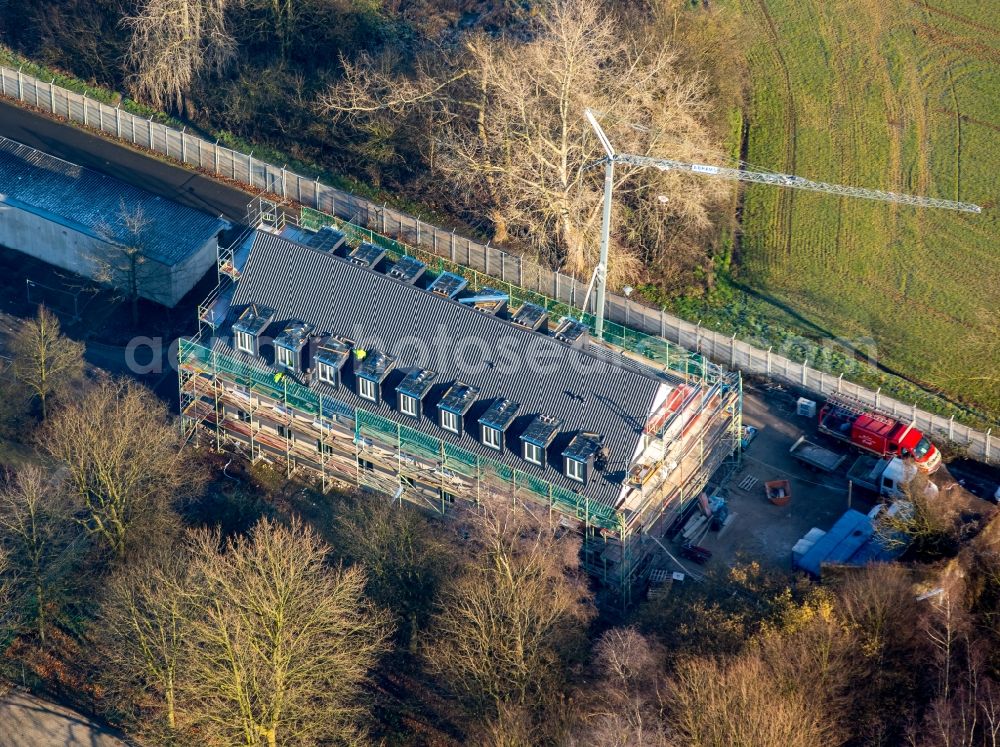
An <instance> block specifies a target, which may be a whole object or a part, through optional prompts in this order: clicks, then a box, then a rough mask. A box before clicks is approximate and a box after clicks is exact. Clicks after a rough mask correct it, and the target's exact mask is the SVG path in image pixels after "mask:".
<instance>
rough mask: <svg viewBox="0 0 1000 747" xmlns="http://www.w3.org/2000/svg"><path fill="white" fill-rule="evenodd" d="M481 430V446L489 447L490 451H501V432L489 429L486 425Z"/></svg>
mask: <svg viewBox="0 0 1000 747" xmlns="http://www.w3.org/2000/svg"><path fill="white" fill-rule="evenodd" d="M482 428H483V445H484V446H489V447H490V448H491V449H496V450H497V451H501V450H502V449H503V431H499V430H497V429H496V428H490V426H488V425H484V426H483V427H482Z"/></svg>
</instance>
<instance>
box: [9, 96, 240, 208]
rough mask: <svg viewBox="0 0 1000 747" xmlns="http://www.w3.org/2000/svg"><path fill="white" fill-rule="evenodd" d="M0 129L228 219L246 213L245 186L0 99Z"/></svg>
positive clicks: (110, 174) (149, 189)
mask: <svg viewBox="0 0 1000 747" xmlns="http://www.w3.org/2000/svg"><path fill="white" fill-rule="evenodd" d="M0 135H3V136H4V137H8V138H10V139H11V140H16V141H17V142H19V143H23V144H24V145H28V146H30V147H32V148H37V149H38V150H41V151H44V152H46V153H49V154H51V155H53V156H56V157H58V158H62V159H64V160H66V161H70V162H72V163H75V164H78V165H80V166H86V167H87V168H90V169H93V170H94V171H99V172H101V173H102V174H107V175H108V176H113V177H114V178H116V179H120V180H121V181H123V182H128V183H129V184H134V185H135V186H137V187H141V188H142V189H145V190H147V191H149V192H152V193H154V194H157V195H160V196H161V197H166V198H168V199H171V200H174V201H175V202H179V203H181V204H182V205H187V206H189V207H193V208H196V209H198V210H202V211H204V212H206V213H209V214H211V215H222V216H223V217H224V218H226V219H227V220H230V221H233V222H234V223H242V222H244V221H245V219H246V214H247V203H249V202H250V199H251V195H250V194H248V193H247V192H244V191H242V190H240V189H236V188H235V187H231V186H229V185H227V184H223V183H221V182H216V181H214V180H212V179H209V178H207V177H205V176H202V175H201V174H198V173H195V172H193V171H188V170H187V169H182V168H180V167H178V166H174V165H172V164H169V163H165V162H163V161H160V160H157V159H155V158H150V157H149V156H147V155H145V154H143V153H141V152H138V151H134V150H132V149H130V148H126V147H125V146H122V145H119V144H117V143H115V142H112V141H110V140H106V139H104V138H102V137H97V136H96V135H91V134H90V133H88V132H85V131H84V130H81V129H78V128H77V127H74V126H72V125H66V124H62V123H61V122H58V121H56V120H53V119H49V118H47V117H43V116H41V115H38V114H35V113H34V112H31V111H28V110H26V109H22V108H20V107H18V106H15V105H14V104H11V103H10V102H8V101H4V100H0ZM0 189H2V186H0Z"/></svg>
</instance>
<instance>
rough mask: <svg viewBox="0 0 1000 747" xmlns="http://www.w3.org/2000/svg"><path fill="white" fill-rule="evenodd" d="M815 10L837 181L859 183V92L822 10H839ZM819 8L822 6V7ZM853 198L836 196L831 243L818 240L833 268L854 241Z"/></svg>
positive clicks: (835, 31)
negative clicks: (826, 71) (825, 58)
mask: <svg viewBox="0 0 1000 747" xmlns="http://www.w3.org/2000/svg"><path fill="white" fill-rule="evenodd" d="M813 7H814V8H815V10H816V13H817V30H818V32H819V35H820V37H821V38H822V39H823V43H824V45H826V46H827V47H828V48H829V49H831V53H830V59H829V64H830V67H831V69H832V71H833V78H832V81H831V90H830V118H829V137H830V144H831V146H832V150H833V152H834V154H836V156H837V177H838V178H837V181H839V182H840V183H841V184H860V183H862V179H861V178H860V175H859V173H858V172H859V168H858V159H859V158H860V157H861V154H862V145H863V143H864V142H865V137H864V136H865V133H864V131H863V129H862V127H863V120H862V116H861V113H860V112H859V106H858V96H856V95H855V89H854V86H853V82H854V80H853V78H852V76H851V73H850V71H849V70H848V68H847V66H846V65H845V64H844V57H845V55H844V54H842V53H841V50H838V49H836V40H837V39H838V37H839V30H838V28H837V27H836V25H835V22H834V20H833V18H832V17H831V16H830V15H826V14H824V13H823V12H822V9H826V8H828V9H829V10H830V12H831V13H832V14H833V15H836V14H837V13H838V12H842V11H839V10H838V9H837V6H836V5H834V4H831V5H830V6H825V4H823V3H817V4H815V5H814V6H813ZM821 8H822V9H821ZM852 202H854V198H851V197H843V196H841V197H838V198H836V206H837V227H836V231H835V232H834V241H833V247H832V248H827V247H829V243H826V245H825V246H824V245H823V244H821V247H822V248H821V252H822V257H823V260H824V261H825V263H826V264H827V266H828V267H831V268H832V265H833V262H834V261H836V259H838V258H840V259H843V256H844V247H845V246H847V247H848V248H849V249H851V248H854V246H853V245H856V242H855V241H852V240H851V239H852V237H853V235H854V234H853V233H852V229H853V228H854V227H855V226H854V223H853V221H851V220H850V217H851V213H852V212H853V210H852V208H851V206H850V205H851V203H852Z"/></svg>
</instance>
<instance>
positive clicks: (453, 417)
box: [438, 381, 479, 436]
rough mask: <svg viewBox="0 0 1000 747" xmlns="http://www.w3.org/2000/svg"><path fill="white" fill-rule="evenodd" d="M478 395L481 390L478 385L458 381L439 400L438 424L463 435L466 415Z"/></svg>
mask: <svg viewBox="0 0 1000 747" xmlns="http://www.w3.org/2000/svg"><path fill="white" fill-rule="evenodd" d="M478 395H479V390H478V389H477V388H476V387H474V386H470V385H469V384H464V383H462V382H461V381H456V382H455V383H454V384H452V385H451V387H450V388H449V389H448V391H447V392H445V394H444V397H442V398H441V401H440V402H438V425H440V426H441V427H442V428H443V429H444V430H446V431H449V432H450V433H454V434H456V435H458V436H461V435H462V430H463V428H462V423H463V421H464V418H465V415H466V413H468V412H469V408H470V407H472V405H473V403H474V402H475V401H476V397H477V396H478Z"/></svg>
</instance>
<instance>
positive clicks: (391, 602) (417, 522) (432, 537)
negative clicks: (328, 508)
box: [334, 496, 456, 652]
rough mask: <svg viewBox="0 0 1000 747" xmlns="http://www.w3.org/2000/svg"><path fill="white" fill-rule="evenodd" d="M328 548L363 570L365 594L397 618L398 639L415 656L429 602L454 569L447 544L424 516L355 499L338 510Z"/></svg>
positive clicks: (380, 503)
mask: <svg viewBox="0 0 1000 747" xmlns="http://www.w3.org/2000/svg"><path fill="white" fill-rule="evenodd" d="M334 532H335V538H336V539H335V542H334V547H335V549H336V551H337V552H338V554H340V555H341V556H343V557H345V558H350V559H351V560H352V561H353V562H356V563H358V564H360V565H361V566H362V567H364V569H365V577H366V580H367V590H368V595H369V596H370V597H371V598H372V599H373V601H375V603H376V604H379V605H380V606H382V607H387V608H389V609H391V610H393V611H394V612H395V613H396V614H397V615H398V616H399V617H400V618H401V624H400V626H399V631H398V632H399V635H400V640H401V641H405V642H408V644H409V646H410V650H411V651H414V652H415V651H416V646H417V642H418V634H419V633H420V632H421V630H422V628H423V627H424V626H425V625H426V624H427V622H428V618H429V616H430V614H431V611H432V609H433V604H434V599H435V597H436V595H437V593H438V591H439V590H440V587H441V585H442V584H443V583H444V580H445V578H447V577H448V575H450V573H451V572H452V571H453V569H454V561H455V560H456V558H455V555H456V553H455V552H454V550H453V545H452V544H451V543H450V542H448V540H447V538H446V537H444V536H443V535H442V532H441V528H440V527H437V526H433V525H432V524H431V520H429V519H428V518H427V517H426V516H425V515H424V514H422V513H420V512H418V511H417V510H415V509H411V508H409V507H408V506H402V507H400V506H394V505H392V504H390V503H389V502H387V501H378V500H372V499H371V498H370V497H369V496H360V497H357V498H355V499H353V500H352V502H351V504H350V505H348V506H345V507H344V508H343V509H342V510H340V511H338V513H337V518H336V520H335V525H334Z"/></svg>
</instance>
